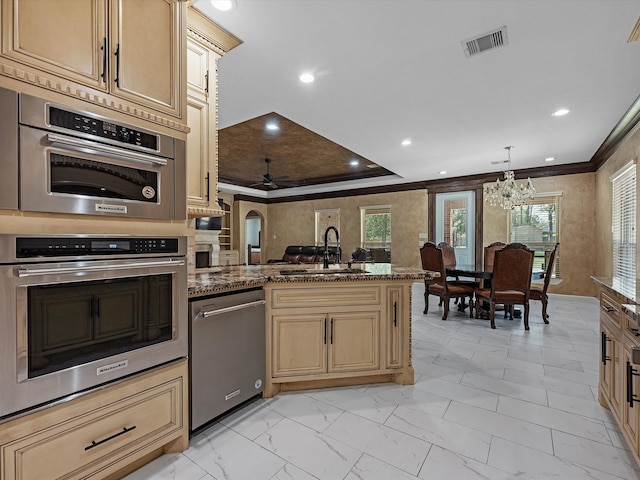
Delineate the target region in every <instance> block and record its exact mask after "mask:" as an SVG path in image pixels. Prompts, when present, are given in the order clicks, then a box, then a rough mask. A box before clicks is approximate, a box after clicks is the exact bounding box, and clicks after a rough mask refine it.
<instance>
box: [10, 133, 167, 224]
mask: <svg viewBox="0 0 640 480" xmlns="http://www.w3.org/2000/svg"><path fill="white" fill-rule="evenodd" d="M19 135H20V209H21V210H27V211H36V212H56V213H74V214H87V215H111V216H123V217H138V218H157V219H173V218H174V215H175V210H174V208H175V205H174V195H175V192H174V185H175V168H174V167H175V165H174V161H173V160H171V159H167V158H163V157H159V156H155V155H149V154H146V153H141V152H136V151H132V150H126V149H122V148H118V147H116V146H112V145H107V144H103V143H99V142H94V141H91V140H85V139H82V138H78V137H73V136H69V135H65V134H61V133H57V132H46V131H42V130H38V129H35V128H31V127H28V126H25V125H21V126H20V133H19Z"/></svg>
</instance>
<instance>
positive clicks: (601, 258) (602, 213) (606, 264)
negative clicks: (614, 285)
mask: <svg viewBox="0 0 640 480" xmlns="http://www.w3.org/2000/svg"><path fill="white" fill-rule="evenodd" d="M638 155H640V129H636V131H635V133H634V134H633V135H631V136H630V137H629V138H628V139H627V140H626V141H625V142H624V143H623V144H622V145H621V146H620V147H619V148H618V149H617V150H616V152H615V153H614V154H613V155H611V157H609V159H608V160H607V161H606V162H605V163H604V165H602V167H600V169H599V170H598V171H597V172H596V180H595V197H596V198H597V199H598V201H597V204H596V208H595V220H596V222H595V223H596V227H597V228H596V229H595V230H594V235H593V237H594V241H595V248H596V255H595V264H594V275H595V276H598V277H610V276H611V275H612V274H613V255H612V252H613V245H612V237H611V206H612V205H611V198H612V193H613V192H612V189H611V175H613V174H614V173H616V172H617V171H618V170H620V169H621V168H622V167H624V166H625V165H626V164H627V163H629V162H630V161H632V160H637V159H638ZM636 182H638V175H636ZM637 187H638V185H636V191H638V188H637ZM637 201H638V200H637V199H636V203H637ZM636 214H637V215H640V208H636ZM636 225H640V223H638V218H636ZM636 235H637V234H636ZM636 248H637V247H636ZM636 258H640V257H639V256H638V252H636ZM638 273H640V269H639V268H638V263H637V262H636V277H637V276H638Z"/></svg>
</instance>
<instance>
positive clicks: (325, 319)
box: [324, 317, 327, 345]
mask: <svg viewBox="0 0 640 480" xmlns="http://www.w3.org/2000/svg"><path fill="white" fill-rule="evenodd" d="M324 344H325V345H326V344H327V317H324Z"/></svg>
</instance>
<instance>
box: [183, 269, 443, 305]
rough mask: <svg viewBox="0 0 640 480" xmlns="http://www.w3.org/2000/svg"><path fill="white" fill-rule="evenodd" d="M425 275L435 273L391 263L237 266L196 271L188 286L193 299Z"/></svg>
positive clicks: (422, 277) (421, 276)
mask: <svg viewBox="0 0 640 480" xmlns="http://www.w3.org/2000/svg"><path fill="white" fill-rule="evenodd" d="M426 275H429V276H431V277H432V276H433V272H427V271H425V270H422V269H419V268H407V267H396V266H394V265H392V264H389V263H354V264H353V265H352V269H349V268H348V266H347V265H346V264H344V265H331V266H330V268H329V269H323V268H322V265H318V264H300V265H291V264H270V265H237V266H228V267H213V268H208V269H202V270H197V271H196V272H195V273H191V274H189V277H188V288H189V297H190V298H194V297H201V296H204V295H211V294H215V293H222V292H227V291H232V290H242V289H246V288H253V287H262V286H264V285H265V284H266V283H292V282H295V283H300V282H303V283H314V282H315V283H317V282H352V281H363V282H367V281H381V280H382V281H384V280H424V279H425V276H426ZM435 275H437V274H435Z"/></svg>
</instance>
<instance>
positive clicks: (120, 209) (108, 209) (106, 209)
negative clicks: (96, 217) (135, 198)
mask: <svg viewBox="0 0 640 480" xmlns="http://www.w3.org/2000/svg"><path fill="white" fill-rule="evenodd" d="M96 212H102V213H127V207H126V206H125V205H105V204H104V203H96Z"/></svg>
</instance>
